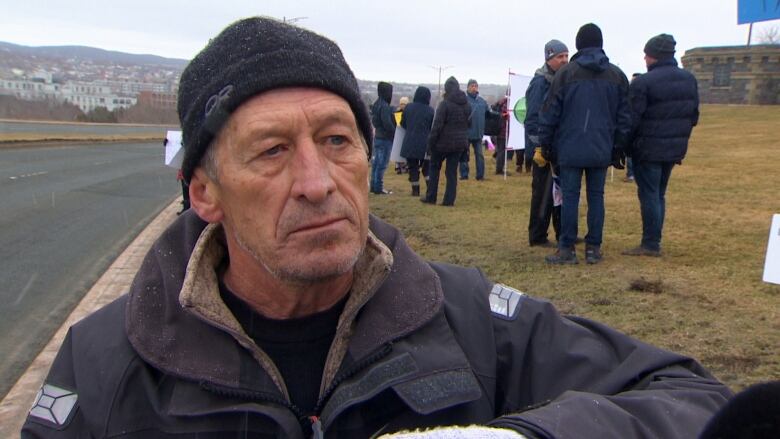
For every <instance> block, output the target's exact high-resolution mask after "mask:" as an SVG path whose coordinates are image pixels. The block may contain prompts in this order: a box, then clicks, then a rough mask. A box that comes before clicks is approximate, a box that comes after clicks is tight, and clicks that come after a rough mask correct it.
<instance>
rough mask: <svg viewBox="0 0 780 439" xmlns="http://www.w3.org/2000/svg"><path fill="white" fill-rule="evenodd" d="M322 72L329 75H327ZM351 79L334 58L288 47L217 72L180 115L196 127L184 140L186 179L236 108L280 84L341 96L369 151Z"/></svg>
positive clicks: (366, 123) (366, 121)
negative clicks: (316, 89)
mask: <svg viewBox="0 0 780 439" xmlns="http://www.w3.org/2000/svg"><path fill="white" fill-rule="evenodd" d="M323 72H329V73H330V74H328V75H323ZM334 73H335V74H334ZM352 78H354V76H353V74H352V72H351V71H349V70H346V69H344V66H343V65H341V64H339V63H336V62H334V61H333V60H332V59H331V58H328V57H326V56H322V55H321V54H319V53H315V52H310V51H299V50H295V49H290V48H284V49H280V50H277V51H273V52H265V53H259V54H256V55H254V56H253V57H251V58H245V59H242V60H241V61H239V62H234V63H233V64H232V65H231V66H228V67H227V68H225V69H224V70H222V71H220V72H215V74H214V78H213V80H212V81H211V82H209V83H208V85H206V86H205V87H203V88H202V89H201V91H200V93H199V95H198V97H197V99H195V100H194V102H193V103H192V104H191V105H190V107H189V110H188V112H187V113H186V115H185V116H184V117H183V118H182V125H183V127H194V128H196V129H195V130H194V131H188V130H187V129H186V128H185V130H184V135H185V138H183V139H182V140H183V142H184V144H185V145H187V149H188V153H187V154H185V158H184V163H182V173H183V176H184V178H185V180H186V181H189V180H190V178H191V177H192V173H193V172H194V169H195V168H196V167H197V166H198V165H199V162H200V160H201V157H202V156H203V154H204V153H205V151H206V149H207V148H208V146H209V144H210V143H211V142H212V141H213V139H214V137H216V135H217V134H218V133H219V130H220V129H221V128H222V127H223V126H224V124H225V123H226V122H227V120H228V118H229V117H230V115H231V114H232V113H233V111H235V109H236V108H238V107H239V106H240V105H241V104H242V103H244V102H245V101H246V100H248V99H250V98H251V97H252V96H255V95H258V94H260V93H263V92H265V91H268V90H271V89H276V88H283V87H315V88H321V89H324V90H328V91H331V92H333V93H335V94H337V95H339V96H341V97H342V98H344V99H345V100H346V101H347V102H348V103H349V105H350V108H351V109H352V112H353V114H354V115H355V119H356V123H357V125H358V127H359V129H360V131H361V133H362V134H363V137H364V138H365V140H366V143H367V145H368V147H369V150H370V148H371V144H372V131H371V120H370V118H369V116H368V111H367V109H366V108H365V104H364V103H363V101H362V99H361V97H360V95H359V93H358V91H357V90H358V86H357V83H356V82H353V81H354V80H352V81H350V79H352Z"/></svg>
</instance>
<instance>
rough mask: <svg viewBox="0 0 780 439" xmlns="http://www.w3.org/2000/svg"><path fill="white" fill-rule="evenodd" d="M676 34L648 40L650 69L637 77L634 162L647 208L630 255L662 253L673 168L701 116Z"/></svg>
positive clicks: (641, 201)
mask: <svg viewBox="0 0 780 439" xmlns="http://www.w3.org/2000/svg"><path fill="white" fill-rule="evenodd" d="M676 44H677V43H676V41H674V37H672V36H671V35H669V34H660V35H656V36H654V37H653V38H651V39H650V40H649V41H648V42H647V44H646V45H645V63H646V64H647V73H645V74H644V75H641V76H639V77H638V78H636V79H634V80H633V81H632V82H631V86H630V88H629V90H630V102H631V110H632V120H633V130H632V135H633V141H632V142H631V143H630V145H631V147H630V149H629V152H628V153H629V154H630V155H631V158H632V161H633V167H634V178H635V181H636V184H637V192H638V195H639V205H640V207H641V212H642V242H641V243H640V245H639V246H638V247H635V248H632V249H630V250H626V251H624V252H623V254H625V255H630V256H643V255H645V256H660V255H661V233H662V231H663V227H664V217H665V212H666V188H667V185H668V184H669V178H670V177H671V175H672V168H674V165H675V164H676V163H681V162H682V160H683V159H684V158H685V154H686V153H687V152H688V139H689V138H690V136H691V131H692V130H693V127H694V126H696V123H697V122H698V121H699V91H698V87H697V84H696V78H695V77H694V76H693V75H692V74H691V73H690V72H688V71H686V70H683V69H681V68H679V67H678V66H677V61H676V60H675V59H674V52H675V45H676Z"/></svg>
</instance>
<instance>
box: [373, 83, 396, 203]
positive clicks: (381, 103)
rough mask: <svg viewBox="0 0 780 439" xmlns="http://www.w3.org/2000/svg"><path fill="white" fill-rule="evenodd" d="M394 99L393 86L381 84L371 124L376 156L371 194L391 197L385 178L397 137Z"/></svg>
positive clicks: (378, 86) (374, 156)
mask: <svg viewBox="0 0 780 439" xmlns="http://www.w3.org/2000/svg"><path fill="white" fill-rule="evenodd" d="M392 99H393V84H390V83H389V82H379V83H378V84H377V98H376V101H374V104H373V105H372V106H371V123H372V124H373V125H374V130H375V131H374V139H375V142H374V155H373V157H371V179H370V180H371V184H370V186H371V188H370V189H371V193H373V194H377V195H389V194H391V193H392V191H388V190H386V189H385V187H384V176H385V170H386V169H387V164H388V162H390V150H392V149H393V137H395V117H394V116H393V112H394V111H395V110H394V109H393V107H391V106H390V101H391V100H392Z"/></svg>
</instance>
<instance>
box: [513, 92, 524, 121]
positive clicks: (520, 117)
mask: <svg viewBox="0 0 780 439" xmlns="http://www.w3.org/2000/svg"><path fill="white" fill-rule="evenodd" d="M514 113H515V119H516V120H517V121H518V122H520V123H524V121H525V97H522V98H520V99H518V100H517V102H515V108H514Z"/></svg>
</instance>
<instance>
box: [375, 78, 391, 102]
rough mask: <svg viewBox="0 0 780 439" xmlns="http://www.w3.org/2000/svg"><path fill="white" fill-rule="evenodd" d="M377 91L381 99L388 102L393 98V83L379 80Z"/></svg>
mask: <svg viewBox="0 0 780 439" xmlns="http://www.w3.org/2000/svg"><path fill="white" fill-rule="evenodd" d="M376 92H377V95H379V99H381V100H383V101H385V102H387V103H388V104H389V103H390V102H391V101H392V100H393V84H390V83H389V82H379V83H378V84H377V85H376Z"/></svg>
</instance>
